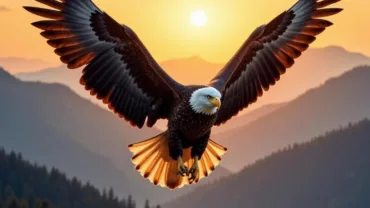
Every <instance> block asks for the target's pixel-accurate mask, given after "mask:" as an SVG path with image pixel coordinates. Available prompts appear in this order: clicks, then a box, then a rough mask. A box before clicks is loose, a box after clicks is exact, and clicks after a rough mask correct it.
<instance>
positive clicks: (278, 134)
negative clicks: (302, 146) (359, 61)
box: [213, 66, 370, 171]
mask: <svg viewBox="0 0 370 208" xmlns="http://www.w3.org/2000/svg"><path fill="white" fill-rule="evenodd" d="M369 80H370V67H368V66H362V67H356V68H354V69H352V70H350V71H348V72H346V73H344V74H343V75H341V76H339V77H336V78H331V79H329V80H328V81H327V82H325V83H324V84H323V85H321V86H319V87H317V88H313V89H311V90H309V91H307V92H306V93H304V94H303V95H301V96H299V97H298V98H296V99H294V100H293V101H291V102H288V103H287V104H285V105H284V106H282V107H281V108H279V109H277V110H275V111H274V112H272V113H270V114H268V115H265V116H263V117H260V118H258V119H257V120H255V121H252V122H250V123H249V124H246V125H243V126H240V127H238V128H235V129H232V130H230V131H226V132H223V133H221V134H217V135H215V136H214V137H213V139H215V140H216V141H218V142H219V143H220V144H221V145H224V146H225V147H227V148H228V149H229V151H228V152H227V154H225V156H224V160H223V165H224V166H225V167H227V168H228V169H230V170H233V171H237V170H240V169H242V168H243V167H244V166H246V165H248V164H251V163H253V162H254V161H256V160H257V159H259V158H262V157H264V156H266V155H269V154H270V153H271V152H273V151H276V150H278V149H279V148H282V147H284V146H286V145H289V144H292V143H300V142H304V141H307V140H309V139H310V138H311V137H313V136H315V135H318V134H320V133H323V132H325V131H327V130H328V129H333V128H336V127H338V126H340V125H345V124H346V123H347V122H351V121H352V122H353V121H357V120H360V119H362V118H364V117H366V116H370V97H369V96H367V95H368V94H369V89H370V82H369Z"/></svg>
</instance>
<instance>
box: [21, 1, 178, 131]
mask: <svg viewBox="0 0 370 208" xmlns="http://www.w3.org/2000/svg"><path fill="white" fill-rule="evenodd" d="M36 1H38V2H40V3H43V4H45V5H47V6H49V7H51V8H52V9H45V8H37V7H24V8H25V9H26V10H27V11H29V12H31V13H33V14H36V15H39V16H41V17H45V18H48V19H51V20H42V21H38V22H34V23H32V25H34V26H35V27H37V28H40V29H42V30H43V32H41V35H42V36H43V37H45V38H47V39H48V41H47V43H48V44H49V45H50V46H52V47H54V48H55V53H56V54H57V55H59V56H60V60H61V61H62V62H63V63H65V64H68V68H70V69H74V68H78V67H80V66H83V65H86V64H87V66H86V67H85V68H84V70H83V75H82V77H81V84H83V85H85V88H86V90H89V91H90V93H91V95H96V96H97V98H98V99H101V100H103V102H104V103H106V104H108V105H109V108H110V109H111V110H113V111H114V112H115V113H117V114H119V116H120V117H124V118H125V119H126V120H127V121H129V122H130V123H131V124H132V125H134V126H138V127H139V128H141V127H142V126H143V125H144V123H145V120H146V118H147V125H148V126H150V127H151V126H153V125H154V123H155V122H156V121H157V119H159V118H167V116H168V113H169V109H170V105H171V104H172V103H173V102H174V100H175V99H176V98H177V97H178V96H179V93H178V92H179V91H180V90H181V88H182V87H183V86H182V85H181V84H179V83H177V82H176V81H174V80H173V79H172V78H171V77H170V76H169V75H167V74H166V73H165V72H164V71H163V70H162V69H161V67H160V66H159V65H158V64H157V63H156V61H155V60H154V59H153V57H152V56H151V55H150V54H149V52H148V50H147V49H146V48H145V46H144V45H143V44H142V42H141V41H140V40H139V38H138V37H137V35H136V34H135V33H134V32H133V31H132V30H131V29H130V28H129V27H127V26H125V25H120V24H119V23H117V22H116V21H115V20H114V19H113V18H111V17H110V16H109V15H108V14H106V13H104V12H102V11H101V10H100V9H99V8H98V7H97V6H95V5H94V3H93V2H91V0H62V1H61V2H60V1H57V0H36Z"/></svg>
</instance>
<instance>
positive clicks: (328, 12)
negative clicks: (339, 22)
mask: <svg viewBox="0 0 370 208" xmlns="http://www.w3.org/2000/svg"><path fill="white" fill-rule="evenodd" d="M342 10H343V9H340V8H328V9H319V10H316V11H314V12H313V13H312V18H320V17H327V16H332V15H335V14H338V13H339V12H341V11H342Z"/></svg>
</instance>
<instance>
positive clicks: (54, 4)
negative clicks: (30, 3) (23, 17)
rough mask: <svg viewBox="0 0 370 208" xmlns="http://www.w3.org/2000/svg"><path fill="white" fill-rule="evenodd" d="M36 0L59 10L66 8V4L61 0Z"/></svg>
mask: <svg viewBox="0 0 370 208" xmlns="http://www.w3.org/2000/svg"><path fill="white" fill-rule="evenodd" d="M36 1H37V2H40V3H42V4H45V5H47V6H50V7H52V8H54V9H58V10H63V9H64V4H63V3H61V2H59V1H55V0H36Z"/></svg>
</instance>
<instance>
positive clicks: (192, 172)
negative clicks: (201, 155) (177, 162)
mask: <svg viewBox="0 0 370 208" xmlns="http://www.w3.org/2000/svg"><path fill="white" fill-rule="evenodd" d="M198 174H199V166H198V156H195V157H194V164H193V165H192V166H191V168H190V170H189V175H191V176H190V178H189V181H190V182H191V183H192V182H194V181H195V179H196V178H197V176H198Z"/></svg>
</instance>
